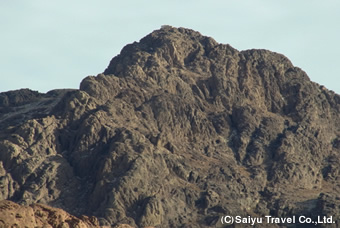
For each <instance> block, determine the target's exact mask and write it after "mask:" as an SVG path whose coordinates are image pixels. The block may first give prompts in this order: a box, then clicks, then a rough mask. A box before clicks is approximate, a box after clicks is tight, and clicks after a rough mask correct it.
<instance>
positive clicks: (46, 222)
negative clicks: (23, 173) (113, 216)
mask: <svg viewBox="0 0 340 228" xmlns="http://www.w3.org/2000/svg"><path fill="white" fill-rule="evenodd" d="M0 227H2V228H6V227H32V228H35V227H44V228H45V227H46V228H55V227H60V228H64V227H65V228H68V227H74V228H76V227H77V228H100V226H99V223H98V220H97V218H95V217H87V216H82V217H81V218H77V217H75V216H72V215H70V214H68V213H66V212H65V211H63V210H61V209H56V208H52V207H49V206H47V205H43V204H35V205H32V206H20V205H18V204H16V203H13V202H11V201H7V200H3V201H0Z"/></svg>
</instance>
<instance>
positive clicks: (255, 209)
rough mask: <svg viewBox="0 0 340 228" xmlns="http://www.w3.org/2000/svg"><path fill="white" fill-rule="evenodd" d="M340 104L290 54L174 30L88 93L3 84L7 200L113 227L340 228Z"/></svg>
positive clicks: (114, 64)
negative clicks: (250, 219) (322, 219)
mask: <svg viewBox="0 0 340 228" xmlns="http://www.w3.org/2000/svg"><path fill="white" fill-rule="evenodd" d="M339 112H340V96H339V95H337V94H335V93H334V92H332V91H329V90H327V89H326V88H324V87H323V86H320V85H318V84H316V83H314V82H312V81H310V79H309V78H308V76H307V75H306V73H305V72H304V71H302V70H301V69H300V68H298V67H295V66H293V64H292V63H291V62H290V61H289V60H288V59H287V58H286V57H285V56H283V55H281V54H278V53H274V52H270V51H267V50H247V51H238V50H236V49H234V48H232V47H231V46H230V45H224V44H219V43H217V42H216V41H215V40H214V39H212V38H210V37H206V36H202V35H201V34H200V33H198V32H195V31H193V30H190V29H184V28H173V27H170V26H164V27H162V28H161V29H160V30H156V31H154V32H153V33H151V34H149V35H148V36H146V37H144V38H143V39H141V40H140V42H135V43H133V44H129V45H127V46H126V47H124V48H123V49H122V51H121V53H120V54H119V55H118V56H116V57H114V58H113V59H112V60H111V62H110V64H109V66H108V67H107V69H106V70H105V71H104V72H103V73H102V74H99V75H98V76H89V77H87V78H85V79H84V80H83V81H82V82H81V84H80V89H79V90H55V91H51V92H49V93H47V94H40V93H37V92H34V91H30V90H19V91H12V92H6V93H1V94H0V127H1V131H0V199H9V200H12V201H14V202H17V203H20V204H22V205H30V204H33V203H41V204H47V205H49V206H53V207H58V208H62V209H64V210H65V211H67V212H69V213H71V214H74V215H77V216H80V215H82V214H85V215H88V216H96V217H97V218H98V219H99V222H100V224H101V225H108V226H109V225H112V226H113V225H117V224H122V223H126V224H130V225H131V226H133V227H147V226H155V227H216V226H217V227H222V224H220V221H219V218H220V217H221V216H222V215H243V216H248V215H251V216H257V217H261V216H262V217H264V216H266V215H272V216H277V217H287V216H292V215H306V216H310V217H312V218H316V217H317V216H318V215H326V216H333V217H334V218H336V219H335V221H336V223H335V224H331V225H327V227H331V226H333V227H339V226H340V225H339V221H340V220H339V219H340V211H339V210H340V207H339V205H340V202H339V201H340V198H339V197H338V195H339V191H340V188H339V169H340V168H339V167H340V166H339V165H340V155H339V152H340V138H339V135H340V134H339V133H340V127H339V126H340V115H339ZM274 226H275V225H274ZM276 226H277V227H279V226H282V227H284V226H286V225H285V224H278V225H276ZM259 227H263V224H259ZM269 227H273V224H271V225H269ZM295 227H303V226H302V225H301V224H295ZM317 227H326V225H325V224H319V225H318V226H317Z"/></svg>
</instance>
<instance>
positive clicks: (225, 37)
mask: <svg viewBox="0 0 340 228" xmlns="http://www.w3.org/2000/svg"><path fill="white" fill-rule="evenodd" d="M339 12H340V1H339V0H324V1H320V0H317V1H316V0H298V1H293V0H284V1H283V0H275V1H273V0H242V1H241V0H211V1H206V0H195V1H193V0H185V1H183V0H172V1H170V0H164V1H159V0H158V1H156V0H148V1H137V0H134V1H133V0H125V1H115V0H100V1H93V0H92V1H90V0H82V1H80V0H73V1H66V0H59V1H46V0H30V1H27V0H15V1H13V0H1V1H0V21H1V22H0V92H4V91H8V90H15V89H20V88H30V89H32V90H37V91H40V92H47V91H49V90H52V89H60V88H79V84H80V82H81V80H82V79H83V78H85V77H86V76H89V75H97V74H99V73H101V72H103V71H104V70H105V68H106V67H107V66H108V64H109V62H110V60H111V59H112V58H113V57H114V56H116V55H117V54H119V52H120V50H121V49H122V48H123V47H124V46H125V45H126V44H128V43H132V42H134V41H139V40H140V39H141V38H142V37H144V36H146V35H147V34H149V33H151V32H152V31H153V30H155V29H159V28H160V27H161V26H162V25H171V26H174V27H185V28H191V29H194V30H196V31H199V32H200V33H201V34H203V35H206V36H210V37H213V38H214V39H215V40H216V41H217V42H219V43H224V44H230V45H231V46H233V47H234V48H236V49H238V50H246V49H252V48H260V49H268V50H271V51H274V52H278V53H282V54H284V55H285V56H287V57H288V58H289V59H290V60H291V61H292V63H293V64H294V65H295V66H298V67H300V68H302V69H303V70H304V71H306V73H307V74H308V76H309V77H310V79H311V80H312V81H315V82H317V83H319V84H321V85H324V86H325V87H326V88H328V89H330V90H333V91H335V92H336V93H338V94H340V83H339V82H338V81H339V80H340V62H339V60H340V59H339V53H340V44H339V41H340V28H339V23H340V13H339Z"/></svg>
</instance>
